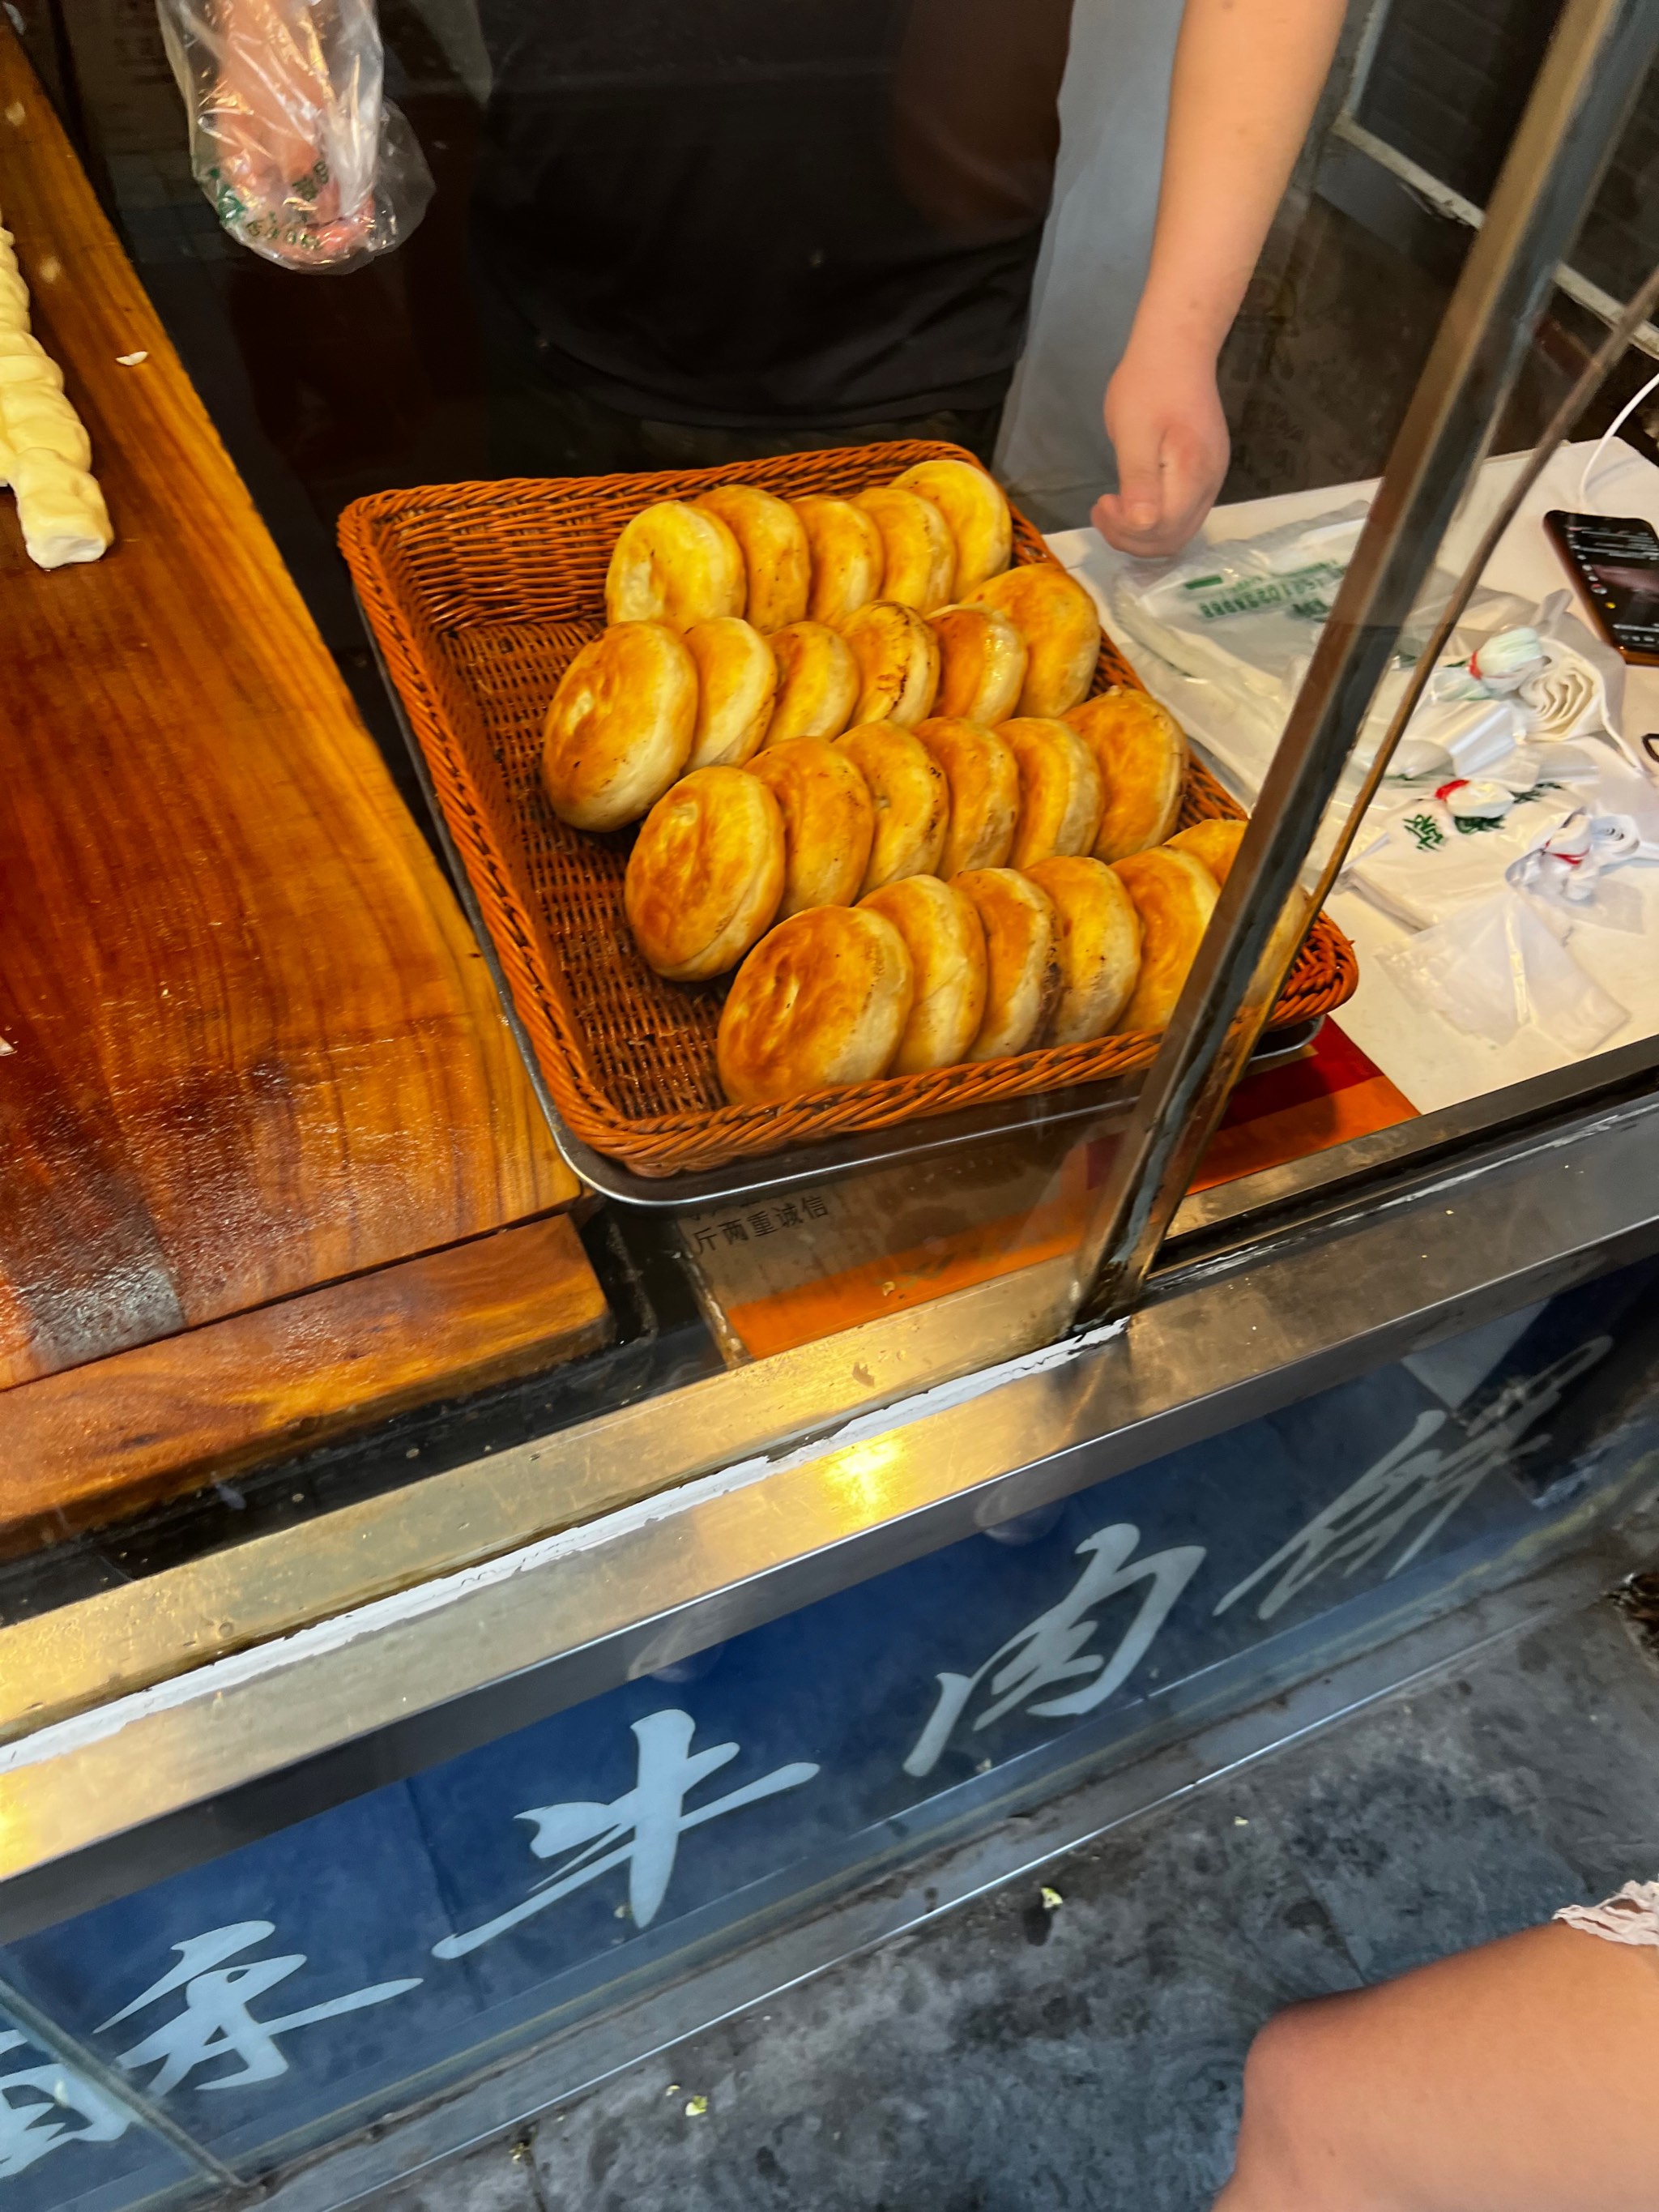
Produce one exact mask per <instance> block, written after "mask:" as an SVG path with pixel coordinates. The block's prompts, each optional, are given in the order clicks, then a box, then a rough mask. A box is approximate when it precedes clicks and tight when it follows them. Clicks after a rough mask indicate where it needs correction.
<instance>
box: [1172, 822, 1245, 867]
mask: <svg viewBox="0 0 1659 2212" xmlns="http://www.w3.org/2000/svg"><path fill="white" fill-rule="evenodd" d="M1247 827H1248V824H1246V823H1243V822H1236V821H1231V820H1228V819H1227V818H1226V817H1223V816H1221V815H1212V816H1210V817H1208V818H1207V819H1206V820H1205V821H1202V822H1194V823H1193V824H1192V825H1191V827H1190V828H1188V829H1177V830H1176V833H1175V835H1174V836H1172V837H1166V838H1165V839H1164V843H1165V844H1166V845H1171V846H1173V847H1174V848H1175V849H1176V852H1177V853H1190V854H1192V856H1193V858H1194V860H1201V861H1202V862H1203V863H1204V866H1206V868H1207V869H1208V870H1209V872H1210V873H1211V874H1212V876H1213V877H1214V878H1215V879H1216V881H1217V883H1218V884H1225V882H1226V880H1227V878H1228V877H1229V876H1230V875H1231V872H1232V866H1233V862H1234V861H1235V860H1237V858H1238V848H1239V847H1240V846H1241V845H1242V844H1243V842H1244V832H1245V829H1246V828H1247Z"/></svg>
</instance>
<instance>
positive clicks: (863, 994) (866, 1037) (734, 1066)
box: [714, 906, 914, 1106]
mask: <svg viewBox="0 0 1659 2212" xmlns="http://www.w3.org/2000/svg"><path fill="white" fill-rule="evenodd" d="M913 991H914V983H913V980H912V970H911V965H910V955H909V953H908V951H906V949H905V944H904V939H902V937H901V936H900V935H899V933H898V932H897V930H896V929H895V928H894V927H893V925H892V923H891V922H890V921H888V919H887V917H886V916H885V915H880V914H873V913H872V912H871V911H870V910H869V909H868V908H865V907H847V906H819V907H814V908H812V909H811V912H810V913H806V914H797V915H792V916H791V917H790V919H789V920H788V921H781V922H780V923H779V924H778V926H777V927H776V928H775V930H773V931H772V933H771V934H770V935H769V937H767V938H765V939H763V941H762V942H761V943H760V944H759V945H757V946H756V948H755V950H754V951H752V952H751V953H750V956H749V957H748V959H747V960H745V961H744V964H743V966H742V967H741V968H740V969H738V975H737V980H736V981H735V982H734V983H733V984H732V988H731V990H730V991H729V992H728V993H727V994H726V1005H725V1007H724V1008H723V1010H722V1012H721V1014H720V1032H719V1035H718V1036H717V1038H716V1040H715V1047H714V1050H715V1057H716V1060H717V1063H718V1065H719V1067H720V1085H721V1088H722V1089H723V1090H724V1091H725V1092H726V1097H727V1098H729V1099H730V1100H731V1102H732V1104H733V1105H734V1106H770V1105H775V1104H776V1103H779V1102H780V1101H781V1100H782V1099H786V1098H799V1097H800V1096H801V1095H802V1094H803V1093H804V1092H805V1091H825V1090H829V1089H830V1088H831V1087H832V1086H835V1085H842V1084H849V1083H872V1082H873V1081H874V1080H875V1079H876V1078H877V1077H878V1076H881V1075H885V1073H887V1070H888V1068H889V1067H890V1066H891V1064H892V1060H893V1055H894V1054H896V1052H897V1050H898V1048H899V1041H900V1039H901V1038H902V1036H903V1035H904V1030H905V1024H907V1023H908V1020H909V1018H910V1000H911V997H912V995H913Z"/></svg>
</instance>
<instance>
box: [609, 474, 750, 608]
mask: <svg viewBox="0 0 1659 2212" xmlns="http://www.w3.org/2000/svg"><path fill="white" fill-rule="evenodd" d="M745 589H746V586H745V580H744V568H743V551H742V549H741V547H740V546H739V545H738V541H737V539H736V538H734V537H733V536H732V532H730V531H729V530H728V529H727V528H726V525H725V523H723V522H722V521H721V520H720V517H719V515H717V514H710V513H708V512H707V511H706V510H705V509H703V508H702V507H687V506H686V505H685V504H684V501H680V500H677V499H664V500H659V501H658V502H657V504H656V505H655V506H654V507H647V508H645V509H644V511H643V512H642V513H639V514H636V515H635V517H634V518H633V520H631V521H630V522H625V523H624V524H623V526H622V531H621V533H620V534H619V536H618V537H617V543H616V546H615V549H614V550H613V551H612V553H611V567H610V569H609V571H608V573H607V574H606V576H605V620H606V621H607V622H611V623H625V622H665V623H667V624H668V625H669V627H670V629H678V630H688V629H691V628H692V626H693V625H694V624H695V623H705V622H713V621H714V618H715V617H716V616H717V615H740V614H741V613H742V612H743V603H744V591H745Z"/></svg>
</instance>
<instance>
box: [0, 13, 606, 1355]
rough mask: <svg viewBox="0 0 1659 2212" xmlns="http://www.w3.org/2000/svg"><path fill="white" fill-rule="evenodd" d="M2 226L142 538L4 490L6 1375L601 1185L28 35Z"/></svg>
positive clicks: (113, 493) (461, 1234)
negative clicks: (62, 121)
mask: <svg viewBox="0 0 1659 2212" xmlns="http://www.w3.org/2000/svg"><path fill="white" fill-rule="evenodd" d="M179 127H180V131H181V132H182V130H183V121H182V117H181V119H180V126H179ZM0 213H3V218H4V220H5V222H6V223H7V224H8V226H9V228H11V229H12V230H13V231H14V232H15V235H16V240H17V252H18V257H19V260H20V262H21V266H22V269H23V271H24V274H25V276H26V277H27V280H28V282H29V284H30V286H31V288H32V291H33V302H34V317H33V320H34V328H35V331H36V332H37V334H38V336H39V337H40V339H41V340H42V342H43V343H45V344H46V347H47V349H49V350H50V352H51V353H52V355H53V356H54V357H55V358H56V359H57V361H58V362H59V364H60V365H61V366H62V368H64V372H65V375H66V378H67V382H68V390H69V392H70V398H72V399H73V400H74V402H75V404H76V407H77V408H78V409H79V410H80V412H81V415H82V419H83V420H84V421H85V422H86V424H87V427H88V430H89V431H90V433H91V436H92V441H93V446H94V457H95V458H94V467H95V470H96V471H97V474H98V476H99V477H100V481H101V483H102V484H103V487H104V489H105V493H106V496H107V499H108V501H109V507H110V512H111V515H112V520H113V521H114V525H115V531H116V542H115V545H114V547H113V549H112V550H111V551H110V552H109V553H108V554H107V555H106V556H105V558H104V559H103V560H102V561H100V562H95V563H93V564H90V565H88V566H86V567H82V568H67V569H61V570H58V572H56V573H55V574H44V573H43V572H41V571H40V570H39V569H37V568H34V567H33V564H32V563H31V562H29V561H28V560H27V557H26V556H25V555H24V552H23V549H22V542H21V534H20V532H19V531H18V528H17V523H16V517H15V512H14V511H13V509H12V505H11V500H10V495H9V494H8V493H4V492H0V1389H5V1388H9V1386H12V1385H15V1384H19V1383H28V1382H30V1381H32V1380H33V1378H37V1377H40V1376H47V1375H51V1374H53V1373H56V1372H59V1371H61V1370H65V1369H68V1368H71V1367H77V1366H80V1365H82V1364H83V1363H86V1362H88V1361H94V1360H98V1359H100V1358H104V1357H105V1356H106V1355H107V1354H110V1353H112V1352H119V1351H122V1350H123V1349H124V1348H125V1347H129V1346H135V1345H139V1344H143V1343H146V1342H148V1341H149V1340H154V1339H156V1338H161V1337H165V1336H168V1335H171V1334H173V1333H174V1332H177V1331H179V1330H181V1329H186V1328H196V1327H197V1326H198V1325H200V1324H202V1323H204V1322H212V1321H216V1320H217V1319H219V1318H220V1317H222V1316H228V1315H232V1314H238V1313H242V1312H246V1310H249V1309H252V1308H257V1307H259V1306H263V1305H264V1304H268V1303H269V1302H270V1301H271V1300H273V1299H276V1298H283V1297H289V1296H290V1295H292V1294H293V1293H295V1292H296V1291H303V1290H306V1289H308V1288H309V1287H311V1286H313V1285H318V1284H323V1283H328V1282H332V1281H336V1280H337V1279H340V1278H342V1277H348V1276H354V1275H358V1274H360V1273H363V1272H364V1271H366V1270H368V1269H372V1268H378V1267H385V1266H386V1265H387V1264H388V1263H390V1262H393V1261H400V1260H403V1259H404V1258H405V1257H407V1256H409V1255H416V1254H420V1253H428V1252H431V1251H433V1250H435V1249H437V1248H440V1247H443V1246H446V1245H450V1244H453V1243H456V1242H457V1241H458V1240H459V1239H462V1238H467V1237H477V1235H478V1234H479V1233H480V1232H481V1231H488V1230H491V1229H494V1228H495V1227H496V1226H498V1225H501V1224H504V1223H507V1222H511V1221H514V1220H517V1219H520V1218H523V1217H525V1216H526V1215H530V1214H534V1213H537V1212H544V1211H545V1210H547V1209H549V1208H551V1207H555V1206H559V1205H562V1204H563V1203H565V1202H567V1201H568V1200H569V1199H570V1198H571V1196H573V1195H574V1190H575V1184H574V1180H573V1179H572V1177H571V1176H570V1175H569V1173H568V1170H566V1169H565V1167H564V1166H563V1164H562V1162H561V1161H560V1160H559V1158H558V1156H557V1154H556V1152H555V1151H554V1149H553V1147H552V1145H551V1143H550V1139H549V1138H548V1136H547V1134H546V1132H545V1128H544V1124H543V1123H542V1121H541V1119H540V1116H539V1115H538V1111H537V1109H536V1107H535V1104H534V1102H533V1100H532V1096H531V1093H530V1091H529V1087H528V1085H527V1083H526V1079H525V1077H524V1074H523V1072H522V1068H521V1066H520V1061H519V1059H518V1055H517V1054H516V1051H515V1049H514V1048H513V1042H512V1040H511V1037H510V1036H509V1034H508V1032H507V1030H506V1028H505V1027H504V1026H503V1024H502V1021H501V1015H500V1012H499V1009H498V1007H497V1006H496V1003H495V995H494V993H493V990H492V988H491V986H490V982H489V976H488V975H487V973H486V971H485V969H484V967H483V962H482V960H481V958H480V957H479V955H478V953H477V950H476V948H475V946H474V945H473V942H472V939H471V934H470V933H469V932H468V930H467V928H466V927H465V924H464V922H463V921H462V918H461V916H460V914H459V910H458V908H456V906H455V903H454V901H453V897H452V896H451V894H450V892H449V890H448V888H447V885H446V884H445V883H444V881H443V879H442V878H441V874H440V872H439V871H438V869H437V867H436V866H435V864H434V862H433V860H432V859H431V857H430V855H429V854H428V851H427V848H426V847H425V845H424V843H423V842H422V839H421V836H420V835H419V834H418V832H417V830H416V827H415V824H414V823H413V822H412V821H411V820H410V817H409V816H408V814H407V813H406V811H404V807H403V805H402V804H401V803H400V801H399V800H398V797H397V795H396V793H395V792H394V791H393V788H392V783H391V781H390V779H389V777H388V775H387V774H386V769H385V767H384V765H383V764H382V763H381V761H380V757H379V755H378V754H377V753H376V751H375V750H374V745H373V744H372V743H371V741H370V739H369V738H368V734H367V733H366V732H365V731H364V730H363V728H362V725H361V723H360V722H359V721H358V720H357V718H356V714H355V711H354V709H353V708H352V706H351V703H350V702H349V697H348V696H347V693H346V691H345V689H344V687H343V684H342V682H341V680H340V678H339V676H338V674H337V671H336V669H335V666H334V664H333V662H332V660H331V658H330V656H329V654H328V653H327V651H326V649H325V647H324V645H323V642H322V640H321V638H320V637H319V635H318V633H317V630H316V629H315V627H314V625H313V623H312V621H311V618H310V617H309V616H308V614H307V611H306V610H305V607H304V605H303V604H302V602H301V599H300V596H299V594H298V592H297V591H296V590H295V586H294V585H293V583H292V582H291V581H290V580H289V576H288V574H287V572H286V570H285V569H284V568H283V565H282V562H281V561H280V559H279V558H278V556H277V554H276V548H275V546H274V545H273V544H272V543H271V540H270V536H269V534H268V533H267V532H266V531H265V529H264V525H263V524H262V523H261V521H260V520H259V518H258V514H257V513H256V512H255V510H254V507H253V506H252V501H250V499H249V497H248V495H247V493H246V490H245V489H243V486H242V484H241V482H240V478H239V477H237V475H236V472H235V471H234V468H233V467H232V466H231V464H230V461H229V459H228V456H227V455H226V453H225V451H224V449H223V447H222V446H221V444H220V442H219V440H218V437H217V435H216V433H215V431H214V428H213V426H212V424H211V422H210V420H209V418H208V416H207V413H206V411H205V410H204V407H203V406H202V404H201V402H200V401H199V400H198V399H197V396H196V394H195V392H194V391H193V390H192V388H191V385H190V383H189V381H188V380H187V379H186V377H185V374H184V371H183V369H182V368H181V367H180V365H179V361H178V358H177V356H175V355H174V353H173V349H172V347H171V346H170V345H169V344H168V343H167V337H166V336H165V334H164V332H163V331H162V329H161V324H160V322H159V320H158V319H157V317H156V315H155V312H154V310H153V309H152V307H150V305H149V301H148V300H147V298H146V297H145V295H144V293H143V289H142V288H141V287H140V285H139V283H138V281H137V277H136V276H135V275H134V273H133V271H132V270H131V266H130V265H129V264H128V263H127V261H126V259H125V256H124V255H123V253H122V252H121V251H120V248H119V246H118V244H117V242H116V240H115V237H114V235H113V234H112V231H111V229H110V228H109V226H108V225H107V223H106V222H105V221H104V219H103V216H102V215H101V214H100V210H99V209H98V207H97V204H96V202H95V201H94V197H93V195H92V192H91V191H90V189H89V187H88V184H87V181H86V179H85V177H84V176H83V175H82V172H81V170H80V167H79V166H78V164H77V163H76V160H75V157H74V155H73V154H72V153H71V151H70V148H69V146H68V144H67V143H66V141H65V139H64V136H63V133H62V131H60V130H59V128H58V125H57V122H56V120H55V118H53V116H52V112H51V111H50V110H49V108H48V106H47V104H46V100H45V98H44V96H43V95H42V94H41V93H40V88H39V87H38V85H37V84H36V82H35V80H34V78H33V76H32V74H31V73H30V71H29V70H28V67H27V63H26V62H25V60H24V58H23V57H22V54H21V51H20V49H19V47H18V46H17V44H16V41H15V39H14V37H13V35H12V33H11V32H10V30H9V28H8V27H6V25H5V24H4V23H3V21H0ZM294 281H295V283H305V282H319V281H323V280H320V279H315V278H312V279H307V278H303V277H296V278H295V280H294ZM134 355H142V356H143V359H142V360H139V361H136V362H131V364H130V365H127V366H123V365H122V363H121V360H120V356H134ZM571 1249H572V1250H573V1251H574V1255H575V1264H576V1266H577V1267H579V1268H580V1269H583V1270H584V1271H585V1262H583V1261H581V1259H580V1248H579V1247H576V1246H575V1245H574V1240H572V1243H571ZM469 1357H471V1358H474V1360H475V1364H476V1358H477V1345H476V1344H474V1345H473V1346H472V1347H471V1352H470V1353H469ZM87 1381H88V1387H89V1388H90V1387H92V1385H93V1382H94V1378H93V1377H92V1376H88V1378H87Z"/></svg>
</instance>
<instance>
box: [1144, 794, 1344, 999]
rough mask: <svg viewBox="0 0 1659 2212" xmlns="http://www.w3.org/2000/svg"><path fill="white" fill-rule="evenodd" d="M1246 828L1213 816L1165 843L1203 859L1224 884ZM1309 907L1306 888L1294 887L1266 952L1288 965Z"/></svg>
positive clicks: (1298, 944)
mask: <svg viewBox="0 0 1659 2212" xmlns="http://www.w3.org/2000/svg"><path fill="white" fill-rule="evenodd" d="M1247 827H1248V824H1246V823H1243V822H1239V821H1236V820H1225V819H1224V818H1222V817H1219V816H1212V817H1211V818H1210V819H1209V820H1208V821H1205V822H1194V823H1193V824H1192V825H1191V827H1190V828H1188V829H1177V830H1176V834H1175V836H1173V837H1168V838H1166V839H1165V840H1164V842H1165V844H1166V845H1167V846H1168V848H1169V849H1170V851H1171V852H1173V853H1190V854H1191V855H1192V857H1193V858H1194V860H1201V861H1202V862H1203V864H1204V866H1206V868H1207V869H1208V870H1209V872H1210V873H1211V874H1212V876H1213V877H1214V878H1215V879H1216V882H1217V883H1218V884H1225V882H1226V880H1227V878H1228V877H1229V875H1231V872H1232V866H1233V862H1234V861H1235V860H1237V858H1238V848H1239V847H1240V846H1241V845H1242V844H1243V842H1244V832H1245V829H1246V828H1247ZM1310 906H1311V901H1310V899H1309V896H1308V894H1307V893H1306V891H1304V890H1301V889H1300V888H1299V887H1298V888H1297V890H1293V891H1292V892H1291V896H1290V897H1289V898H1288V899H1286V900H1285V911H1284V912H1283V914H1281V915H1280V916H1279V923H1278V926H1277V927H1276V928H1275V929H1274V931H1273V935H1272V937H1271V938H1270V939H1268V943H1267V950H1268V951H1269V953H1273V954H1277V955H1279V956H1280V957H1282V958H1283V959H1284V962H1285V966H1286V967H1287V968H1288V967H1289V965H1290V963H1291V961H1292V960H1293V959H1294V958H1295V957H1296V955H1297V951H1299V950H1300V949H1301V945H1302V940H1303V939H1304V937H1305V936H1306V935H1307V933H1308V925H1309V923H1310V921H1312V919H1313V916H1312V914H1311V913H1310Z"/></svg>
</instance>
